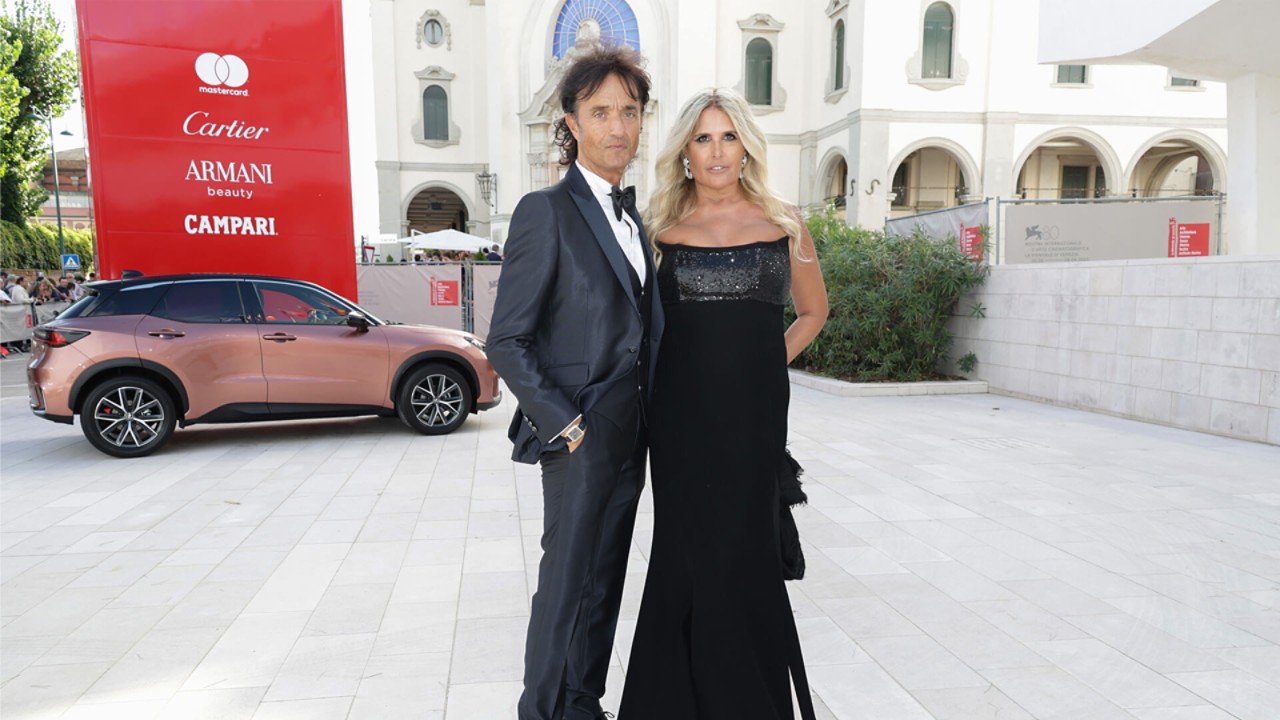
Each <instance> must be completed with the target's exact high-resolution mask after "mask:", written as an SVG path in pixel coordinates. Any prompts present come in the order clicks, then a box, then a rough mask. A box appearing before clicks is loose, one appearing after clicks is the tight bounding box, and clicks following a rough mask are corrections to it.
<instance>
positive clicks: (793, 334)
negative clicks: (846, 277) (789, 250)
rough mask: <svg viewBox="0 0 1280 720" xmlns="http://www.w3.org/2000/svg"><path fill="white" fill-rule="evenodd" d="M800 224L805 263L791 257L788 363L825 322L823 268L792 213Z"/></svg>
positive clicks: (802, 225) (802, 226)
mask: <svg viewBox="0 0 1280 720" xmlns="http://www.w3.org/2000/svg"><path fill="white" fill-rule="evenodd" d="M795 216H796V221H797V222H799V223H800V238H799V240H798V242H799V243H800V254H801V255H803V256H804V257H806V258H809V261H808V262H805V261H803V260H799V259H798V258H796V256H795V255H794V254H793V255H792V256H791V299H792V301H793V302H794V303H795V306H796V321H795V322H793V323H791V327H789V328H787V333H786V336H785V337H786V342H787V364H788V365H790V364H791V361H792V360H795V359H796V356H797V355H799V354H800V353H801V352H802V351H803V350H804V349H805V348H806V347H809V343H811V342H813V339H814V338H816V337H818V333H819V332H821V331H822V326H823V325H825V324H826V323H827V285H826V283H825V282H823V280H822V266H820V265H819V264H818V252H817V250H815V249H814V247H813V238H811V237H809V228H808V227H807V226H806V225H805V222H804V217H802V216H801V215H800V213H799V211H796V212H795Z"/></svg>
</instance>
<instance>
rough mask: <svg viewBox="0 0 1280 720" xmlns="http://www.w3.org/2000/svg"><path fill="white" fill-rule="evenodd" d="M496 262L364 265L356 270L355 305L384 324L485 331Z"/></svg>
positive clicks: (498, 266)
mask: <svg viewBox="0 0 1280 720" xmlns="http://www.w3.org/2000/svg"><path fill="white" fill-rule="evenodd" d="M501 272H502V263H500V262H473V261H462V262H441V263H369V264H363V263H362V264H359V265H357V266H356V283H357V288H358V291H359V299H358V302H359V303H360V305H361V306H363V307H364V308H365V309H367V310H368V311H369V312H371V313H373V314H374V315H376V316H377V317H379V318H382V319H383V320H389V321H393V322H404V323H411V324H420V325H437V326H440V327H449V328H456V329H459V330H465V331H467V332H470V333H474V334H475V335H477V336H479V337H481V338H483V337H485V336H486V335H488V333H489V322H490V320H492V318H493V304H494V300H495V299H496V298H497V294H498V277H499V275H500V274H501Z"/></svg>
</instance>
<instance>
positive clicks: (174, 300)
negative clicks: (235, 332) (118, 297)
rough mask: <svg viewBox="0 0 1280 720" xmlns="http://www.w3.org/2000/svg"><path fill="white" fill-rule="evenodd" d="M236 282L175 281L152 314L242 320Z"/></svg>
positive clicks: (193, 320) (187, 319)
mask: <svg viewBox="0 0 1280 720" xmlns="http://www.w3.org/2000/svg"><path fill="white" fill-rule="evenodd" d="M237 284H238V283H236V282H235V281H234V280H194V281H188V282H176V283H174V284H173V285H172V286H171V287H170V288H169V292H167V293H165V294H164V297H163V298H161V300H160V302H159V303H158V304H157V305H156V307H155V309H154V310H153V311H152V312H151V314H152V315H155V316H156V317H162V318H166V319H169V320H176V321H178V322H185V323H242V322H245V313H244V306H243V305H242V304H241V302H240V290H239V288H237V287H236V286H237Z"/></svg>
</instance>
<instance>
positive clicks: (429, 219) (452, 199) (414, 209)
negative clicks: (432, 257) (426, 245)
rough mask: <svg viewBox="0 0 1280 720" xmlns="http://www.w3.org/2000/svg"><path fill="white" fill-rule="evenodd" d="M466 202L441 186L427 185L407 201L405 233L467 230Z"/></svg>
mask: <svg viewBox="0 0 1280 720" xmlns="http://www.w3.org/2000/svg"><path fill="white" fill-rule="evenodd" d="M469 219H470V217H469V215H468V213H467V204H466V203H465V202H464V201H463V200H462V198H460V197H458V195H457V193H455V192H453V191H452V190H449V189H448V188H443V187H428V188H424V189H422V190H420V191H418V194H417V195H414V196H413V200H410V201H409V207H408V208H407V209H406V211H405V224H406V228H405V230H406V233H408V234H412V231H415V230H416V231H417V232H420V233H429V232H435V231H436V230H448V229H450V228H452V229H454V230H458V231H460V232H467V222H468V220H469Z"/></svg>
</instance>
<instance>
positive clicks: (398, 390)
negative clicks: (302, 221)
mask: <svg viewBox="0 0 1280 720" xmlns="http://www.w3.org/2000/svg"><path fill="white" fill-rule="evenodd" d="M86 289H87V290H88V294H87V295H86V296H85V297H83V298H81V299H80V300H79V301H78V302H77V303H75V304H74V305H72V306H71V307H70V308H67V310H66V311H65V312H63V313H62V314H61V315H59V316H58V318H57V319H56V320H53V321H52V322H49V323H46V324H44V325H41V326H39V327H37V328H36V329H35V332H34V335H35V343H34V348H33V350H32V360H31V364H30V365H29V366H28V368H27V380H28V385H29V389H30V394H31V410H32V412H34V413H35V414H36V415H38V416H40V417H43V418H45V419H46V420H52V421H54V422H60V423H67V424H71V423H72V422H73V418H74V416H75V415H80V426H81V428H82V429H83V430H84V434H85V437H86V438H88V439H89V442H90V443H92V444H93V446H94V447H96V448H98V449H99V450H101V451H103V452H105V453H107V454H109V455H115V456H117V457H138V456H141V455H146V454H148V453H151V452H153V451H155V450H156V449H158V448H159V447H161V446H162V445H164V444H165V442H167V441H168V439H169V436H170V435H172V434H173V429H174V426H175V425H182V426H183V427H185V426H187V425H193V424H195V423H226V422H247V421H255V420H291V419H300V418H324V417H346V416H355V415H384V416H391V415H394V414H397V413H398V414H399V415H400V418H401V419H402V420H404V422H405V424H407V425H408V426H409V427H411V428H413V429H414V430H417V431H418V432H421V433H425V434H428V435H441V434H444V433H448V432H452V431H453V430H456V429H457V428H458V427H459V426H460V425H462V423H463V421H465V420H466V418H467V415H468V414H470V413H474V412H478V411H480V410H487V409H489V408H492V407H494V406H495V405H497V404H498V403H499V402H500V401H501V399H502V392H501V390H499V388H498V376H497V374H496V373H495V372H494V371H493V367H492V366H490V365H489V361H488V359H487V358H485V355H484V344H483V343H482V342H481V341H480V340H479V339H477V338H476V337H475V336H473V335H470V334H468V333H465V332H461V331H458V330H447V329H444V328H438V327H427V326H419V325H396V324H391V323H386V322H383V321H381V320H378V319H377V318H375V317H373V316H372V315H370V314H369V313H367V312H364V311H363V310H361V309H360V308H359V307H357V306H356V305H354V304H352V303H350V302H348V301H346V300H344V299H343V298H341V297H339V296H338V295H335V294H334V293H331V292H329V291H328V290H325V289H324V288H322V287H320V286H319V285H314V284H312V283H309V282H303V281H300V280H289V279H285V278H276V277H261V276H253V275H174V276H165V277H154V278H148V277H138V276H135V277H130V278H127V279H124V280H113V281H106V282H99V283H94V284H93V285H89V286H86Z"/></svg>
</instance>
